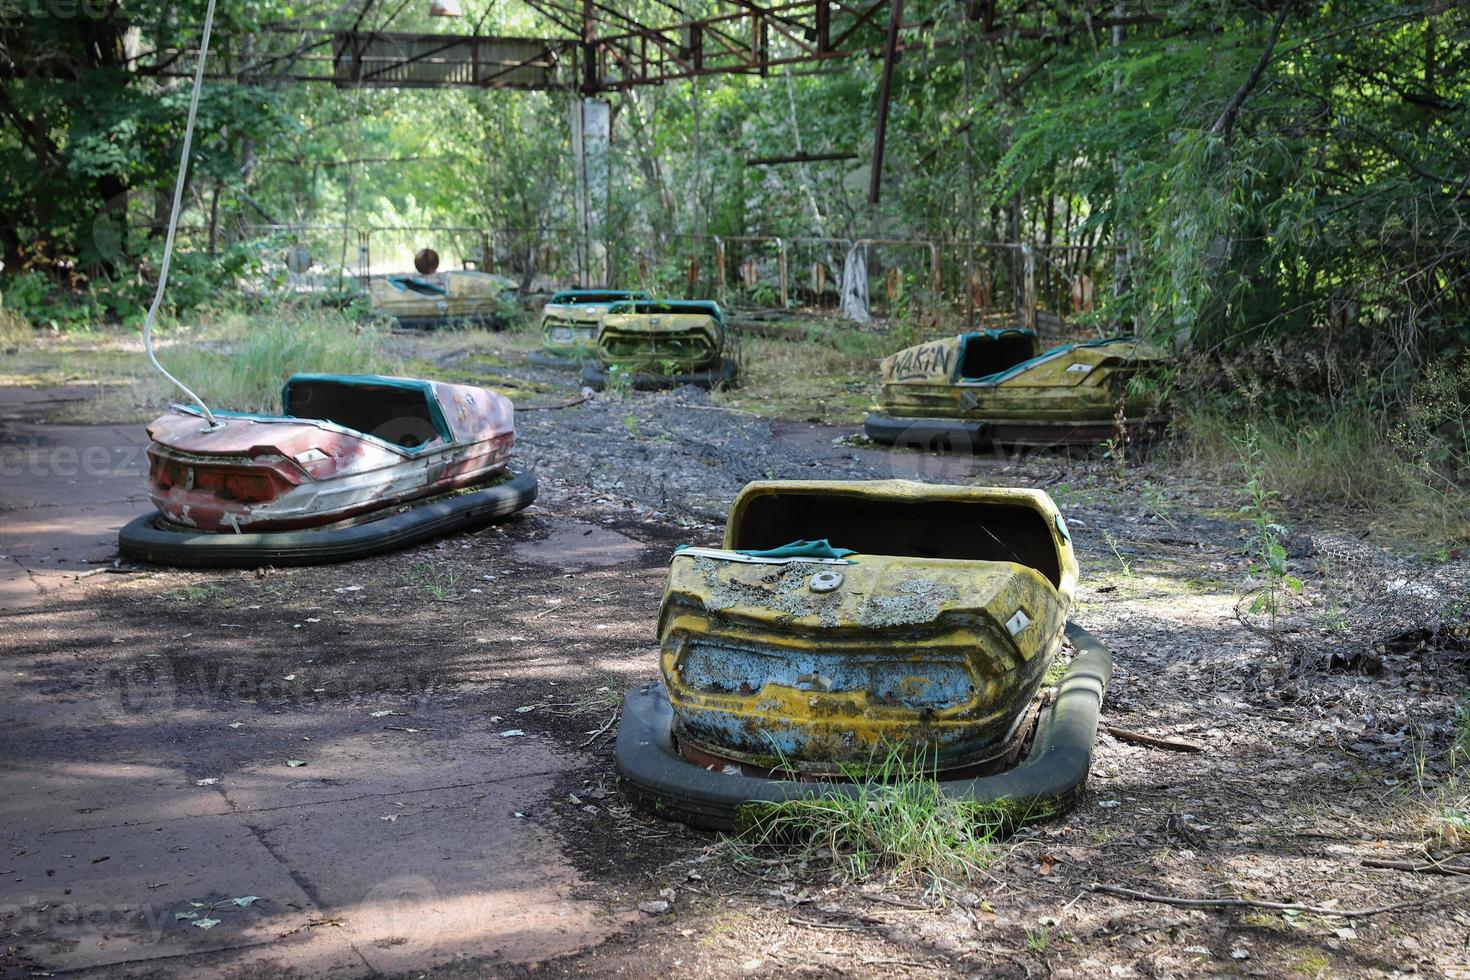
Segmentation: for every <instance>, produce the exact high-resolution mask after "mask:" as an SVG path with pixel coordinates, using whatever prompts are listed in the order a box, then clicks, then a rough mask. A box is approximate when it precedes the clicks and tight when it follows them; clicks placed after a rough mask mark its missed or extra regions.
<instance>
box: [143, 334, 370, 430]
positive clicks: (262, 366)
mask: <svg viewBox="0 0 1470 980" xmlns="http://www.w3.org/2000/svg"><path fill="white" fill-rule="evenodd" d="M386 340H387V334H386V332H385V331H383V330H382V329H381V328H379V327H377V326H375V325H374V324H372V323H361V322H357V321H355V320H353V319H351V318H350V317H348V316H347V315H345V314H343V313H340V312H338V311H335V310H292V309H287V310H278V311H276V312H273V313H270V314H254V315H247V314H242V313H220V314H215V315H214V316H212V317H211V318H210V319H209V320H208V321H207V322H206V323H205V325H203V326H201V327H200V328H198V329H197V330H196V331H193V332H191V333H189V334H183V335H176V336H175V337H174V338H172V339H171V342H169V343H168V344H166V345H164V347H163V349H162V350H160V351H159V360H160V361H161V362H162V363H163V366H164V367H166V368H168V370H169V371H170V372H171V373H173V374H174V375H175V376H176V377H178V378H179V380H181V381H183V382H184V383H185V384H187V385H189V386H190V387H191V388H193V389H194V390H195V391H196V392H198V394H199V396H200V397H201V398H203V399H204V400H205V402H206V403H208V404H209V406H210V407H211V408H225V409H232V410H235V411H245V412H279V411H280V410H281V386H282V385H283V384H284V383H285V381H286V379H287V378H288V377H290V376H291V375H292V374H296V373H299V372H325V373H332V374H384V373H391V372H392V371H393V370H395V369H396V368H397V365H398V363H399V361H398V359H397V358H396V357H394V356H393V354H392V353H391V352H390V351H389V349H388V346H387V343H386ZM147 384H148V385H149V392H150V394H152V395H153V396H154V397H153V399H151V400H156V401H160V402H162V401H171V400H178V399H179V397H180V394H179V392H178V389H176V388H174V387H173V386H172V385H169V384H168V382H167V381H165V380H164V379H163V378H161V377H159V376H158V375H157V374H151V375H150V380H149V381H148V382H147Z"/></svg>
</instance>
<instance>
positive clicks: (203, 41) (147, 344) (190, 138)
mask: <svg viewBox="0 0 1470 980" xmlns="http://www.w3.org/2000/svg"><path fill="white" fill-rule="evenodd" d="M214 3H215V0H209V7H208V8H207V9H206V10H205V12H204V34H203V36H202V37H201V38H200V39H199V64H198V65H196V66H195V67H194V92H193V94H192V95H190V97H189V119H188V122H187V123H186V124H185V125H184V147H183V150H182V152H180V154H179V176H178V179H177V180H176V181H174V203H173V209H172V210H171V211H169V215H168V236H167V237H166V238H165V239H164V240H163V264H162V266H160V267H159V270H158V289H157V291H155V292H154V294H153V303H152V305H151V306H149V307H148V313H147V315H146V316H145V317H144V318H143V350H145V351H146V352H147V353H148V360H149V362H150V363H152V365H153V366H154V367H155V368H157V369H158V373H159V374H162V375H163V376H164V377H165V378H167V379H168V380H170V381H172V382H173V383H174V384H175V385H176V386H177V387H178V388H179V390H180V391H182V392H183V393H184V394H186V395H188V396H189V398H190V399H191V400H192V401H193V402H194V403H195V404H196V405H198V406H199V408H200V410H201V411H202V412H203V413H204V418H205V420H206V421H207V422H208V423H209V428H211V429H217V428H219V422H218V421H216V419H215V417H214V413H213V412H211V411H210V410H209V406H208V405H206V404H204V399H202V398H200V397H199V396H198V395H196V394H194V392H193V391H191V390H190V389H189V386H188V385H186V384H184V383H183V382H182V381H180V380H179V379H178V378H176V377H174V376H173V375H172V374H169V373H168V371H167V370H166V369H165V368H164V366H163V365H162V364H160V363H158V355H157V354H155V353H154V352H153V321H154V320H155V319H156V318H157V316H158V308H159V307H160V306H162V305H163V293H164V289H165V287H167V286H168V270H169V266H170V265H171V264H172V263H173V257H174V234H175V233H176V232H177V231H178V228H179V211H180V210H181V204H182V202H183V199H184V184H185V182H186V178H187V177H188V174H189V148H190V146H191V145H192V144H193V142H194V118H195V117H196V116H197V115H198V114H199V91H200V89H202V88H203V87H204V59H205V56H206V55H207V54H208V53H209V32H210V29H211V28H212V27H213V26H214Z"/></svg>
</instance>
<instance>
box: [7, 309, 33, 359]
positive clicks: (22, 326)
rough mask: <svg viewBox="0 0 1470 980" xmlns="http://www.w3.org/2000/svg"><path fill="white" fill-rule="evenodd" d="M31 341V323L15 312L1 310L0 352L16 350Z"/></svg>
mask: <svg viewBox="0 0 1470 980" xmlns="http://www.w3.org/2000/svg"><path fill="white" fill-rule="evenodd" d="M30 339H31V324H30V321H29V320H27V319H26V318H25V317H24V316H22V315H21V314H19V313H17V312H15V311H14V310H7V309H3V308H0V350H15V349H16V348H18V347H20V346H22V345H23V344H25V343H26V342H27V341H29V340H30Z"/></svg>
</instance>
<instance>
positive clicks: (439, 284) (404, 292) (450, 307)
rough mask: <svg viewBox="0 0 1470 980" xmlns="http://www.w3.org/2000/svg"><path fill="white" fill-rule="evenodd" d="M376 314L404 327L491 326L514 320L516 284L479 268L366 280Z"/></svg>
mask: <svg viewBox="0 0 1470 980" xmlns="http://www.w3.org/2000/svg"><path fill="white" fill-rule="evenodd" d="M368 298H369V301H370V305H371V307H372V310H373V312H374V313H378V314H381V315H383V316H390V317H392V318H393V319H394V320H396V321H397V322H398V325H399V326H400V327H405V328H415V329H434V328H438V327H488V328H490V329H491V330H500V329H502V328H504V327H505V326H506V324H508V323H509V322H510V313H511V312H512V311H513V309H514V306H515V283H514V282H512V281H511V280H510V279H507V278H506V277H505V276H496V275H492V274H490V273H488V272H480V271H477V270H475V269H457V270H453V271H450V272H433V273H428V274H422V275H393V276H386V277H384V278H381V279H373V280H372V281H371V282H369V283H368Z"/></svg>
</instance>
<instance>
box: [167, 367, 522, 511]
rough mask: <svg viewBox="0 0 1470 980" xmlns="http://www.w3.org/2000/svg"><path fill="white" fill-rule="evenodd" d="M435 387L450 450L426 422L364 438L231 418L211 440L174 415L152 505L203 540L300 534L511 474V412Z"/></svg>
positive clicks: (481, 397)
mask: <svg viewBox="0 0 1470 980" xmlns="http://www.w3.org/2000/svg"><path fill="white" fill-rule="evenodd" d="M348 380H350V379H348ZM387 380H389V381H399V380H403V379H387ZM427 387H428V395H427V396H426V397H430V398H432V399H434V402H435V406H436V408H437V410H438V413H439V416H440V417H441V418H442V419H443V425H444V426H445V427H446V428H447V435H448V438H446V437H445V434H444V433H441V432H439V431H437V429H436V428H435V426H434V425H433V424H432V423H431V422H430V421H427V420H426V419H425V418H422V417H418V416H404V417H400V418H388V419H386V420H383V421H382V422H381V424H379V425H377V426H375V428H374V430H373V431H368V432H364V431H360V430H357V429H353V428H349V427H347V426H344V425H339V424H336V423H334V422H331V421H329V420H323V419H304V418H293V417H279V416H277V417H272V416H249V415H228V414H222V415H220V416H219V422H220V425H219V427H218V428H216V429H212V430H211V429H208V428H206V427H205V425H204V421H203V419H202V418H200V416H199V415H197V414H195V413H193V412H191V411H185V410H176V411H174V412H170V413H169V414H167V415H163V416H161V417H159V418H157V419H155V420H154V421H153V422H152V423H151V424H150V425H149V426H148V435H149V438H150V439H151V440H152V441H151V442H150V444H149V446H148V461H149V496H150V498H151V499H152V501H153V504H154V506H155V507H157V508H158V511H159V513H160V514H162V515H163V516H164V518H165V519H167V520H169V521H171V522H173V523H176V524H184V525H188V526H190V527H197V528H199V529H200V530H206V531H221V532H234V531H236V530H244V529H249V530H252V531H271V530H288V529H292V528H302V527H315V526H320V525H323V524H329V523H333V522H336V521H339V520H342V519H344V518H348V517H352V516H354V515H359V514H364V513H367V512H371V511H377V510H382V509H385V508H388V507H392V506H394V505H396V504H400V503H403V502H405V501H410V500H414V499H417V498H419V497H424V496H430V495H433V494H438V493H444V492H447V491H450V490H454V489H457V488H459V487H465V486H469V485H471V484H474V483H478V482H480V481H483V480H485V479H487V478H489V477H491V476H493V475H494V474H496V473H498V472H500V471H502V470H504V468H505V465H506V463H507V461H508V460H509V457H510V451H511V448H512V446H513V445H514V442H515V417H514V409H513V408H512V406H511V403H510V400H509V399H507V398H505V397H504V396H503V395H499V394H497V393H495V392H492V391H489V390H487V389H484V388H475V387H472V386H469V385H451V384H443V383H439V382H432V383H429V385H428V386H427ZM364 388H365V390H364V393H363V397H364V398H365V399H371V398H372V397H373V395H372V390H371V386H370V385H367V384H366V383H365V384H364Z"/></svg>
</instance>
